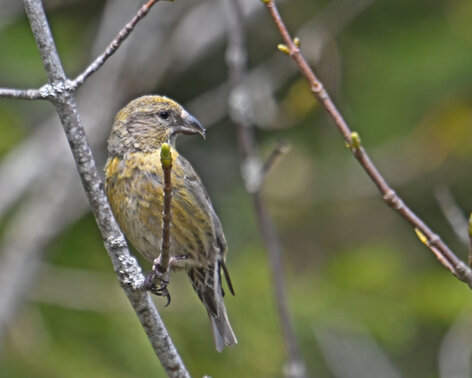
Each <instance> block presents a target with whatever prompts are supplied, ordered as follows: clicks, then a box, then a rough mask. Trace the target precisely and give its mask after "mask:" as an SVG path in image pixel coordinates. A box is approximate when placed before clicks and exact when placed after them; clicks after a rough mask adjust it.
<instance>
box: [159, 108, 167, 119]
mask: <svg viewBox="0 0 472 378" xmlns="http://www.w3.org/2000/svg"><path fill="white" fill-rule="evenodd" d="M159 117H161V118H162V119H167V118H169V112H167V111H165V110H164V111H162V112H160V113H159Z"/></svg>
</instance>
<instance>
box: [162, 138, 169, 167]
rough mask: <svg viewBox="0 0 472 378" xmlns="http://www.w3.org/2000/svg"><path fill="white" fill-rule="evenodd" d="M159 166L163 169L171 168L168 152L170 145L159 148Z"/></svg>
mask: <svg viewBox="0 0 472 378" xmlns="http://www.w3.org/2000/svg"><path fill="white" fill-rule="evenodd" d="M161 164H162V167H163V168H170V167H172V152H171V151H170V145H169V144H167V143H163V144H162V147H161Z"/></svg>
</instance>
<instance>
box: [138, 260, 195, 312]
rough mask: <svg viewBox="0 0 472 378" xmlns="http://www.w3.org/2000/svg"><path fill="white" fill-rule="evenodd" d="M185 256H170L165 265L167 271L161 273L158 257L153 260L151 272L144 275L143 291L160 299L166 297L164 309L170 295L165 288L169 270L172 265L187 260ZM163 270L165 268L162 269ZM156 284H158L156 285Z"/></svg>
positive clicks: (168, 302) (167, 304)
mask: <svg viewBox="0 0 472 378" xmlns="http://www.w3.org/2000/svg"><path fill="white" fill-rule="evenodd" d="M187 258H188V256H187V255H182V256H172V257H171V258H170V260H169V263H168V265H167V269H166V270H165V272H163V268H162V266H161V258H160V256H159V257H158V258H157V259H155V260H154V264H153V265H152V270H151V271H150V272H149V273H148V274H147V275H146V279H145V281H144V288H145V290H148V291H150V292H151V293H152V294H154V295H158V296H160V297H166V298H167V303H166V305H165V307H167V306H169V304H170V299H171V298H170V294H169V290H167V286H168V285H169V282H170V281H169V274H170V269H171V267H172V266H173V265H178V263H179V262H181V261H185V260H187ZM164 269H165V268H164ZM156 282H158V284H157V285H156Z"/></svg>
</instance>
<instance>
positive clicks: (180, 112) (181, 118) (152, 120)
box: [108, 96, 205, 156]
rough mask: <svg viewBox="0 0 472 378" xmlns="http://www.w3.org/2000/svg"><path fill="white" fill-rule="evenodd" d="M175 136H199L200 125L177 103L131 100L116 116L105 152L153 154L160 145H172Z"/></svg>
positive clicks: (202, 131) (150, 98)
mask: <svg viewBox="0 0 472 378" xmlns="http://www.w3.org/2000/svg"><path fill="white" fill-rule="evenodd" d="M179 134H186V135H192V134H200V135H201V136H202V137H203V138H205V129H204V128H203V127H202V125H201V124H200V122H198V120H197V119H196V118H195V117H194V116H192V115H191V114H189V113H188V112H187V111H186V110H185V109H184V108H183V107H182V106H181V105H179V104H178V103H177V102H175V101H173V100H171V99H169V98H167V97H164V96H143V97H139V98H137V99H135V100H133V101H131V102H130V103H129V104H128V105H126V106H125V107H124V108H123V109H121V110H120V111H119V112H118V114H117V115H116V118H115V122H114V124H113V128H112V130H111V133H110V137H109V138H108V152H109V153H110V155H112V156H123V155H124V154H125V153H127V152H138V151H141V152H154V151H156V150H158V149H159V148H161V145H162V143H170V144H174V143H175V139H176V137H177V136H178V135H179Z"/></svg>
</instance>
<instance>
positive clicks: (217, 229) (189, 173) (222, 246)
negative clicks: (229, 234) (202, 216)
mask: <svg viewBox="0 0 472 378" xmlns="http://www.w3.org/2000/svg"><path fill="white" fill-rule="evenodd" d="M178 159H179V163H180V165H181V167H182V170H183V172H184V177H183V178H184V180H185V183H186V185H187V187H188V188H189V192H191V193H192V195H193V196H194V198H195V200H196V202H197V203H198V204H199V205H200V207H201V208H204V209H205V212H207V213H208V215H209V216H210V218H211V222H212V226H213V231H214V235H215V239H216V245H217V247H218V249H219V250H220V254H221V256H222V257H223V258H224V256H225V254H226V250H227V249H228V246H227V243H226V238H225V235H224V233H223V227H222V226H221V222H220V219H219V218H218V215H216V212H215V210H214V209H213V205H212V203H211V200H210V197H209V195H208V193H207V191H206V189H205V187H204V186H203V183H202V180H201V179H200V177H199V176H198V174H197V172H196V171H195V169H194V168H193V167H192V165H191V164H190V163H189V161H188V160H187V159H185V158H184V157H182V156H181V155H179V156H178ZM175 174H178V172H177V171H176V172H175Z"/></svg>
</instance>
